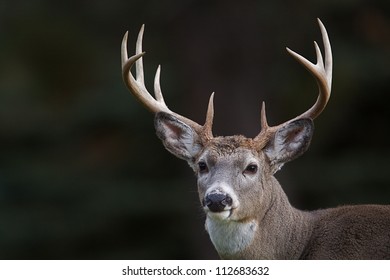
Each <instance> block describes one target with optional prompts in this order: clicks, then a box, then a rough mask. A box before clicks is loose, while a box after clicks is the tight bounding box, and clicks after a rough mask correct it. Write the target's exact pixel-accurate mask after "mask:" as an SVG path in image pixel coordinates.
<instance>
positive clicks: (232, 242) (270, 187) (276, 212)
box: [121, 20, 390, 259]
mask: <svg viewBox="0 0 390 280" xmlns="http://www.w3.org/2000/svg"><path fill="white" fill-rule="evenodd" d="M318 23H319V27H320V30H321V34H322V40H323V45H324V53H325V57H324V58H323V57H322V54H321V50H320V48H319V46H318V44H317V43H316V42H314V46H315V50H316V56H317V63H316V64H313V63H311V62H310V61H309V60H307V59H306V58H304V57H302V56H301V55H299V54H297V53H295V52H293V51H292V50H290V49H288V48H287V51H288V52H289V54H290V55H292V56H293V57H294V58H295V59H296V60H297V61H298V62H299V63H300V64H302V65H303V66H304V67H305V68H306V69H307V70H308V71H309V72H310V74H312V75H313V76H314V78H315V80H316V82H317V85H318V88H319V94H318V98H317V100H316V102H315V104H314V105H313V106H312V107H311V108H309V109H308V110H307V111H306V112H304V113H303V114H301V115H299V116H297V117H295V118H293V119H291V120H289V121H286V122H284V123H282V124H280V125H277V126H269V125H268V123H267V119H266V113H265V106H264V102H263V104H262V109H261V121H260V126H261V130H260V133H259V134H258V135H257V136H256V137H254V138H246V137H244V136H242V135H234V136H226V137H222V136H220V137H214V136H213V133H212V124H213V115H214V109H213V97H214V94H212V95H211V97H210V100H209V103H208V109H207V114H206V121H205V124H204V125H200V124H198V123H196V122H194V121H192V120H190V119H188V118H186V117H184V116H182V115H179V114H177V113H175V112H173V111H171V110H170V109H169V108H168V107H167V105H166V104H165V101H164V98H163V95H162V91H161V88H160V66H159V67H158V68H157V72H156V75H155V80H154V92H155V98H153V97H152V95H151V94H150V93H149V92H148V91H147V89H146V87H145V83H144V72H143V62H142V57H143V55H144V54H145V53H144V52H142V38H143V33H144V26H142V27H141V30H140V32H139V35H138V39H137V42H136V53H135V55H133V56H131V57H130V58H129V57H128V54H127V37H128V33H127V32H126V34H125V35H124V38H123V41H122V51H121V54H122V75H123V79H124V82H125V84H126V86H127V87H128V89H129V90H130V91H131V92H132V94H133V95H134V96H135V98H136V99H138V100H139V101H140V102H141V103H142V104H143V105H144V106H145V107H146V108H147V109H149V110H150V111H151V112H153V113H155V122H154V124H155V129H156V132H157V136H158V137H159V138H160V139H161V140H162V143H163V144H164V146H165V148H166V149H167V150H168V151H169V152H171V153H172V154H173V155H175V156H176V157H178V158H181V159H184V160H186V161H187V163H188V164H189V165H190V167H191V168H192V169H193V170H194V172H195V174H196V176H197V185H198V193H199V198H200V202H201V203H202V205H203V209H204V211H205V213H206V222H205V227H206V230H207V232H208V234H209V236H210V239H211V241H212V243H213V245H214V247H215V249H216V250H217V252H218V254H219V256H220V257H221V258H222V259H389V258H390V206H383V205H355V206H340V207H336V208H330V209H323V210H317V211H302V210H298V209H296V208H294V207H293V206H291V204H290V203H289V200H288V198H287V196H286V194H285V193H284V191H283V189H282V188H281V186H280V184H279V183H278V181H277V180H276V179H275V177H274V174H275V173H276V172H277V171H278V170H280V169H281V167H282V166H283V165H284V164H285V163H286V162H289V161H291V160H293V159H295V158H297V157H299V156H300V155H302V154H303V153H304V152H305V151H306V150H307V149H308V147H309V145H310V141H311V138H312V134H313V128H314V126H313V120H314V119H315V118H316V117H318V116H319V115H320V113H321V112H322V111H323V110H324V108H325V106H326V104H327V102H328V100H329V97H330V92H331V84H332V51H331V46H330V42H329V38H328V34H327V31H326V29H325V27H324V25H323V24H322V22H321V21H320V20H318ZM134 64H135V67H136V75H135V77H134V76H133V75H132V73H131V68H132V67H133V65H134ZM340 176H342V174H340ZM313 185H315V182H313ZM313 187H314V186H313Z"/></svg>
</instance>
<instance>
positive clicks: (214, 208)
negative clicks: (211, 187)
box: [203, 192, 233, 212]
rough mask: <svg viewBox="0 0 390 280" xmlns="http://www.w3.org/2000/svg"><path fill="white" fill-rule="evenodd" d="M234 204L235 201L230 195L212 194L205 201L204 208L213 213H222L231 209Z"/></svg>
mask: <svg viewBox="0 0 390 280" xmlns="http://www.w3.org/2000/svg"><path fill="white" fill-rule="evenodd" d="M232 204H233V199H232V198H231V196H230V195H228V194H226V193H220V192H211V193H209V194H207V195H206V196H205V198H204V199H203V206H204V207H207V208H208V209H209V210H210V211H211V212H222V211H225V210H227V209H226V208H228V209H230V208H231V206H232Z"/></svg>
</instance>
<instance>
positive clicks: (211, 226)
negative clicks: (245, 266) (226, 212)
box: [206, 215, 257, 255]
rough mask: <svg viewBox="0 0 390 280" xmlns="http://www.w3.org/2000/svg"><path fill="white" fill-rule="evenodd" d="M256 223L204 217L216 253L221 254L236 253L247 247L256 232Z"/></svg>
mask: <svg viewBox="0 0 390 280" xmlns="http://www.w3.org/2000/svg"><path fill="white" fill-rule="evenodd" d="M256 229H257V223H256V222H255V221H250V222H246V223H242V222H236V221H232V220H229V219H213V218H212V217H210V216H209V215H208V216H207V218H206V230H207V231H208V233H209V235H210V239H211V241H212V242H213V244H214V246H215V248H216V249H217V251H218V253H219V254H221V255H229V254H236V253H238V252H240V251H242V250H244V249H245V248H246V247H248V246H249V245H250V244H251V243H252V241H253V239H254V237H255V233H256Z"/></svg>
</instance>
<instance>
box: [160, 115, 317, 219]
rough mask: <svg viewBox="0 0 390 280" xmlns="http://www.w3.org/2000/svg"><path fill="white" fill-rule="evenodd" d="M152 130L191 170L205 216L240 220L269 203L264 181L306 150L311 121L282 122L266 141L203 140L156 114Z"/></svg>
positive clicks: (168, 117)
mask: <svg viewBox="0 0 390 280" xmlns="http://www.w3.org/2000/svg"><path fill="white" fill-rule="evenodd" d="M155 128H156V131H157V135H158V137H159V138H160V139H161V140H162V141H163V144H164V146H165V148H166V149H167V150H168V151H170V152H171V153H173V154H174V155H175V156H177V157H179V158H182V159H185V160H186V161H187V162H188V164H189V165H190V166H191V167H192V168H193V170H194V171H195V173H196V175H197V179H198V192H199V199H200V201H201V203H202V205H203V209H204V210H205V212H206V214H207V217H208V218H211V219H217V220H232V221H241V220H246V219H252V218H254V216H255V215H256V213H257V214H258V213H261V211H259V210H261V208H262V201H263V200H266V201H269V199H267V198H266V197H267V196H269V194H270V192H271V190H267V188H266V186H267V184H266V182H267V181H268V180H270V176H273V174H274V173H275V172H276V171H277V170H279V169H280V168H281V166H282V165H283V164H284V163H285V162H288V161H290V160H292V159H294V158H296V157H298V156H300V155H301V154H302V153H303V152H305V151H306V150H307V148H308V147H309V144H310V139H311V136H312V132H313V122H312V121H311V120H310V119H299V120H295V121H292V122H289V123H286V124H285V125H283V126H281V127H280V128H279V129H278V130H277V131H276V132H275V134H274V136H273V137H272V138H270V139H268V141H265V140H264V139H263V138H255V139H251V138H246V137H244V136H241V135H236V136H227V137H216V138H211V139H206V138H204V137H202V135H200V134H198V133H197V132H196V131H195V130H193V129H192V128H191V127H190V126H188V125H186V124H185V123H183V122H182V121H180V120H179V119H178V118H176V117H174V116H173V115H169V114H166V113H158V114H157V115H156V119H155Z"/></svg>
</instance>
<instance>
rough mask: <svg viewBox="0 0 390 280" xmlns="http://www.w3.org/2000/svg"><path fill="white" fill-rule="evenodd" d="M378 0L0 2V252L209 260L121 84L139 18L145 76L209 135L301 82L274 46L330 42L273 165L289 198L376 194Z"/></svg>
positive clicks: (282, 107) (383, 92) (281, 104)
mask: <svg viewBox="0 0 390 280" xmlns="http://www.w3.org/2000/svg"><path fill="white" fill-rule="evenodd" d="M389 15H390V2H389V1H387V0H373V1H368V0H367V1H363V0H361V1H357V0H356V1H351V0H350V1H339V0H337V1H336V0H321V1H308V0H306V1H301V0H300V1H282V0H272V1H222V0H221V1H194V0H192V1H191V0H180V1H174V0H170V1H161V0H154V1H152V0H139V1H133V0H126V1H123V0H111V1H104V0H98V1H96V0H94V1H92V0H89V1H87V0H78V1H49V0H29V1H18V0H15V1H11V0H8V1H4V0H0V258H2V259H176V258H178V259H207V258H217V257H218V256H217V254H216V253H215V251H214V249H213V247H212V244H211V243H210V241H209V239H208V236H207V233H206V232H205V230H204V227H203V220H204V214H203V213H202V209H201V207H200V203H199V201H198V197H197V192H196V182H195V177H194V176H193V174H192V171H191V170H190V169H189V168H188V166H187V164H186V163H185V162H182V161H181V160H179V159H176V158H174V157H173V156H172V155H170V154H169V153H168V152H166V151H165V150H164V148H163V147H162V145H161V143H160V142H159V140H158V139H157V137H155V134H154V128H153V116H152V115H151V114H150V113H149V112H147V111H146V110H145V109H144V108H143V107H142V106H141V105H140V104H139V103H138V102H136V101H135V99H134V98H133V97H132V96H131V95H130V93H128V92H127V90H126V88H125V86H124V84H123V82H122V79H121V71H120V43H121V40H122V36H123V34H124V33H125V31H126V30H129V51H130V52H133V50H134V45H135V40H136V35H137V33H138V30H139V28H140V26H141V24H142V23H145V24H146V30H145V37H144V50H145V51H146V52H147V54H146V56H145V59H144V62H145V68H146V81H147V86H148V87H149V88H150V89H152V88H153V87H152V81H153V77H154V71H155V69H156V68H157V65H158V64H160V63H161V64H162V77H161V80H162V88H163V92H164V93H165V99H166V101H167V103H168V105H169V106H170V107H171V108H172V109H173V110H174V111H177V112H178V113H180V114H183V115H186V116H188V117H190V118H192V119H194V120H195V121H197V122H200V123H202V122H203V120H204V116H205V111H206V104H207V101H208V97H209V95H210V93H211V92H213V91H215V92H216V95H215V112H216V117H215V125H214V132H215V134H217V135H231V134H244V135H246V136H250V137H253V136H255V135H256V134H257V133H258V132H259V129H260V124H259V115H260V104H261V101H263V100H265V101H266V103H267V109H268V118H269V122H270V124H271V125H272V124H277V123H280V122H282V121H285V120H287V119H289V118H291V117H294V116H296V115H298V114H300V113H301V112H303V110H306V109H307V108H308V107H309V106H310V105H311V104H312V103H313V102H314V101H315V98H316V94H317V88H316V84H315V82H314V80H313V79H312V77H311V76H310V75H309V74H308V73H307V72H306V71H305V70H304V69H303V68H302V67H301V66H300V65H298V64H297V63H296V62H295V61H294V60H293V59H292V58H291V57H289V56H288V54H287V52H286V51H285V47H286V46H289V47H290V48H292V49H293V50H295V51H297V52H299V53H301V54H303V55H304V56H306V57H308V58H309V59H311V60H314V59H315V53H314V47H313V43H312V41H313V40H317V41H318V42H319V43H320V46H321V47H322V42H321V37H320V31H319V28H318V25H317V22H316V18H317V17H319V18H321V19H322V21H323V22H324V24H325V25H326V27H327V29H328V32H329V36H330V40H331V43H332V47H333V53H334V80H333V81H334V82H333V92H332V97H331V100H330V103H329V105H328V107H327V109H326V111H325V112H324V113H323V114H322V115H321V116H320V117H319V118H318V119H317V120H316V121H315V124H316V131H315V135H314V139H313V141H312V145H311V148H310V149H309V151H308V152H307V153H306V154H305V155H304V156H303V157H301V158H300V159H298V160H296V161H295V162H293V163H290V164H288V165H287V166H285V167H284V169H283V170H282V171H281V172H279V173H278V174H277V177H278V179H279V180H280V181H281V183H282V185H283V187H284V189H285V191H286V192H287V194H288V196H289V197H290V199H291V202H292V204H293V205H294V206H296V207H298V208H300V209H316V208H325V207H331V206H337V205H342V204H357V203H389V202H390V184H389V181H390V176H389V173H390V172H389V163H388V159H389V155H390V153H389V143H388V138H389V132H388V129H389V124H388V122H389V120H390V113H389V111H390V102H389V94H390V83H389V77H390V71H389V69H390V17H389Z"/></svg>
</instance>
